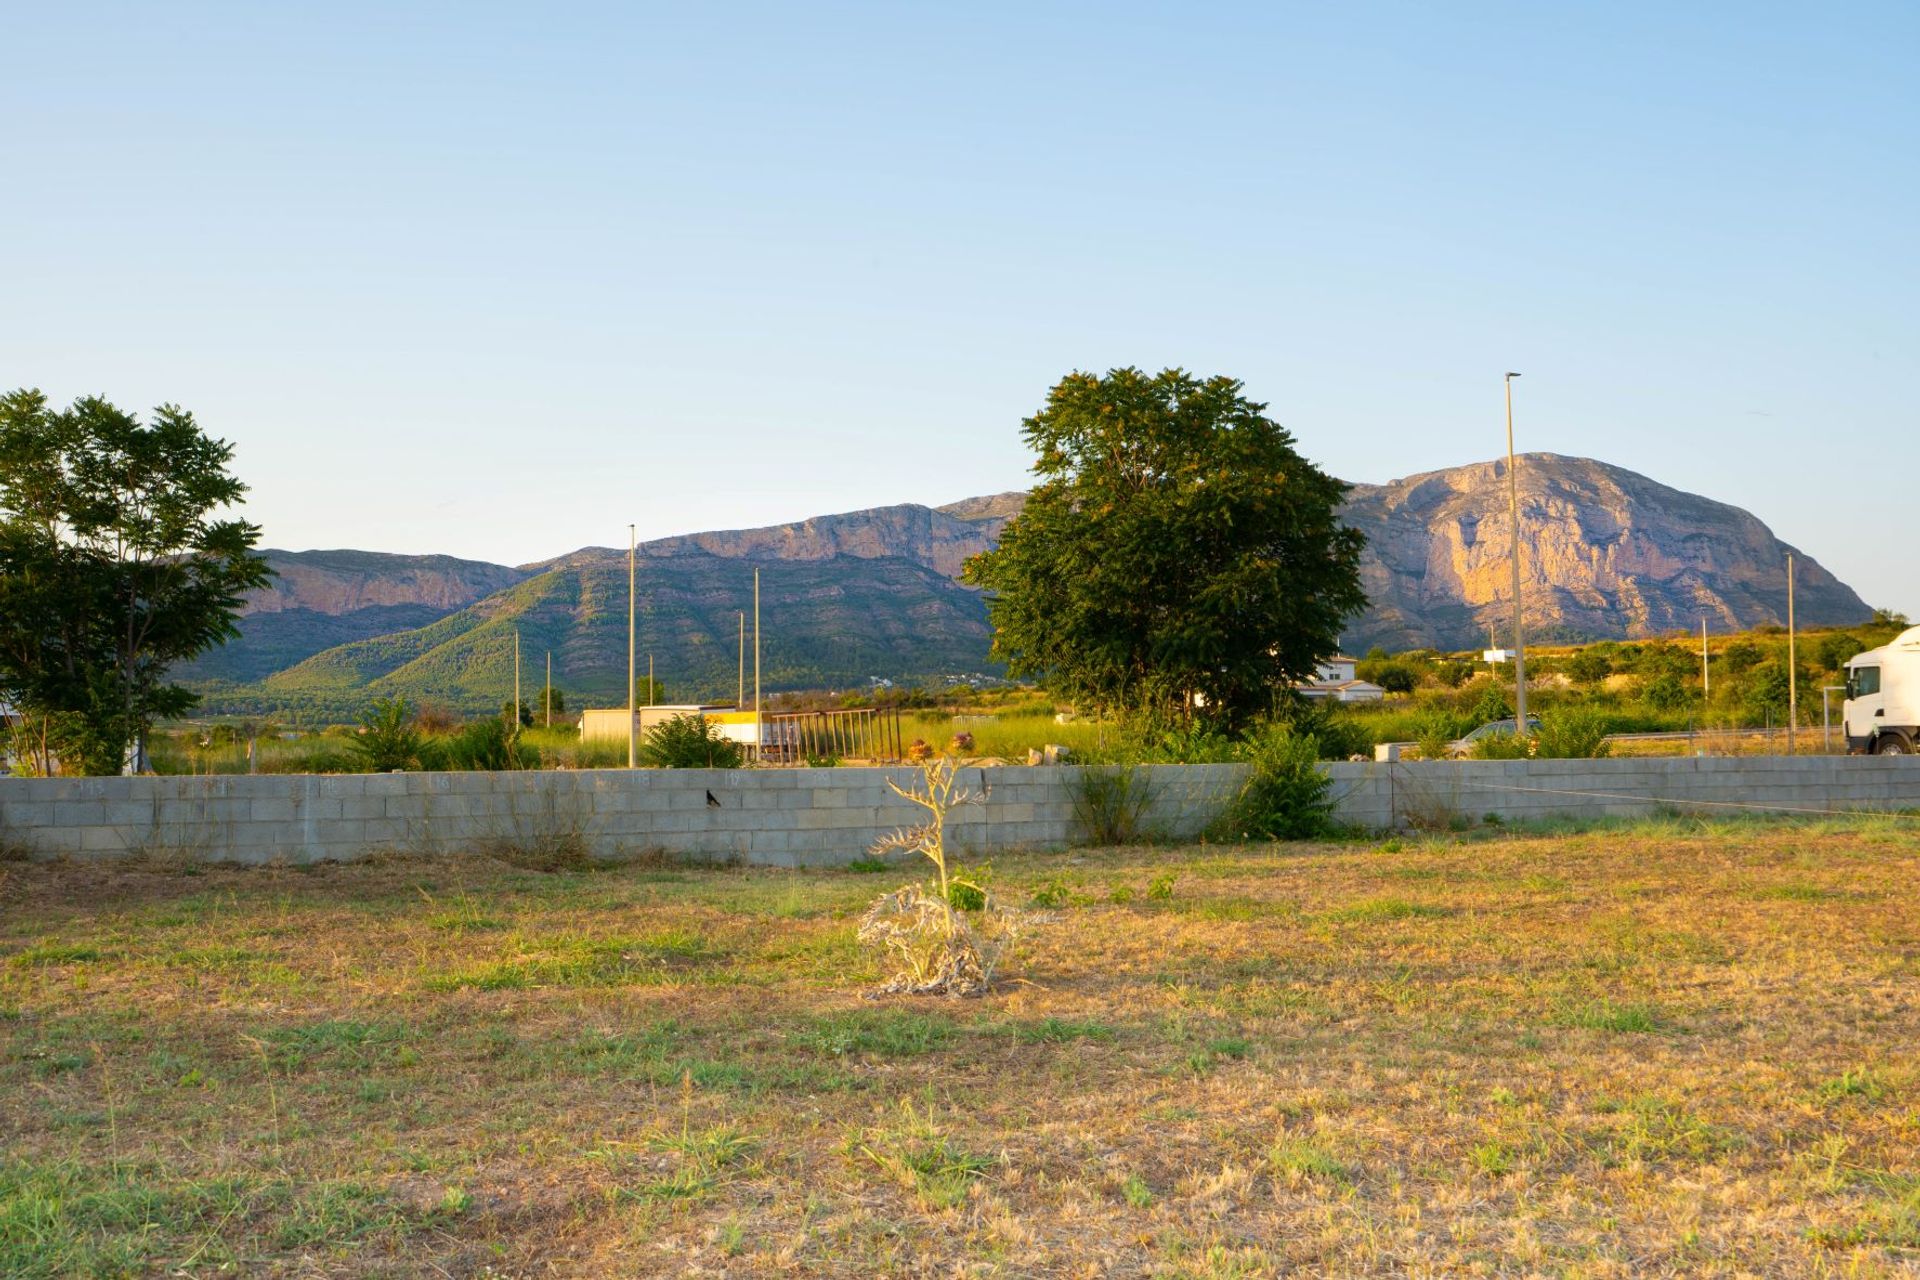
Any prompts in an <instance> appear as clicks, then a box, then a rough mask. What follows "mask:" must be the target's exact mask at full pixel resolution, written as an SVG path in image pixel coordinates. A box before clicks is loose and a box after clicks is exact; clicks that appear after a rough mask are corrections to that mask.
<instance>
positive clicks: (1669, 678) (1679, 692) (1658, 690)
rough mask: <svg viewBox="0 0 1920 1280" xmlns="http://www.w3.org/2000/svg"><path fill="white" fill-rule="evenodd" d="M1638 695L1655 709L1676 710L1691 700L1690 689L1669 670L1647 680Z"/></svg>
mask: <svg viewBox="0 0 1920 1280" xmlns="http://www.w3.org/2000/svg"><path fill="white" fill-rule="evenodd" d="M1640 696H1641V697H1642V698H1643V699H1645V700H1646V703H1647V705H1648V706H1650V707H1652V708H1653V709H1654V710H1655V711H1678V710H1680V709H1681V708H1682V707H1684V706H1686V705H1688V704H1689V703H1691V702H1692V701H1693V693H1692V691H1691V690H1689V689H1688V688H1687V686H1686V685H1685V684H1684V683H1683V682H1682V681H1681V679H1680V677H1679V676H1676V675H1674V674H1673V673H1672V672H1671V671H1668V672H1666V673H1664V674H1662V675H1658V676H1655V677H1654V678H1653V679H1651V680H1649V681H1648V682H1647V687H1646V689H1645V690H1643V691H1642V692H1641V694H1640Z"/></svg>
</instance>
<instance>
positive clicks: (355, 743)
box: [347, 698, 421, 773]
mask: <svg viewBox="0 0 1920 1280" xmlns="http://www.w3.org/2000/svg"><path fill="white" fill-rule="evenodd" d="M420 742H421V736H420V730H419V729H418V728H417V727H415V725H414V723H413V711H412V709H411V708H410V707H408V706H407V700H406V699H405V698H381V699H380V700H379V701H377V702H375V703H374V704H373V706H372V708H371V709H369V710H368V711H367V712H366V713H365V714H363V715H362V716H361V717H360V732H359V734H358V735H356V736H355V737H353V738H350V739H348V743H347V745H348V746H349V747H351V748H352V750H353V753H354V755H355V756H356V757H357V758H358V759H359V762H360V764H361V765H362V766H363V767H364V768H366V769H367V770H368V771H369V772H371V773H392V772H393V771H394V770H396V769H413V768H418V767H419V766H420Z"/></svg>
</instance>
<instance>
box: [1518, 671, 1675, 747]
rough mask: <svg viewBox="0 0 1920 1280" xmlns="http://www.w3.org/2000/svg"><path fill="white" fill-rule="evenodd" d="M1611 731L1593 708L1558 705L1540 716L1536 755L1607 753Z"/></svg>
mask: <svg viewBox="0 0 1920 1280" xmlns="http://www.w3.org/2000/svg"><path fill="white" fill-rule="evenodd" d="M1661 678H1662V679H1665V678H1666V677H1664V676H1663V677H1661ZM1607 732H1608V729H1607V719H1606V717H1605V716H1603V715H1601V714H1600V713H1599V712H1598V711H1595V710H1594V709H1592V708H1591V707H1583V706H1562V707H1555V708H1553V709H1552V710H1550V711H1546V712H1543V713H1542V714H1541V716H1540V732H1539V733H1538V734H1536V735H1535V738H1534V744H1533V754H1534V755H1535V756H1537V757H1539V758H1541V759H1545V760H1584V759H1590V758H1592V757H1594V756H1604V755H1606V754H1607V742H1606V737H1607Z"/></svg>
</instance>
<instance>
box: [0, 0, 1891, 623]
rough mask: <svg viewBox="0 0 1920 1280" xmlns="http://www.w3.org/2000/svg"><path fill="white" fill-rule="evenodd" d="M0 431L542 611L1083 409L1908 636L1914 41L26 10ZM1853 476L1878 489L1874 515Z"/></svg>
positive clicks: (665, 13) (1820, 17)
mask: <svg viewBox="0 0 1920 1280" xmlns="http://www.w3.org/2000/svg"><path fill="white" fill-rule="evenodd" d="M5 29H6V32H7V45H8V53H7V57H6V63H7V73H6V75H5V76H4V77H0V157H4V159H5V161H6V165H7V171H8V173H9V174H10V175H11V178H12V196H11V198H10V199H8V200H7V201H5V202H4V203H0V267H4V270H5V279H6V305H5V307H4V308H0V383H4V384H5V385H7V386H15V385H37V386H40V387H42V388H43V389H45V390H46V391H47V392H48V393H49V394H51V395H53V396H55V397H56V398H59V399H62V400H64V399H67V398H69V397H71V396H73V395H77V394H81V393H84V392H100V393H103V394H105V395H107V396H108V397H110V398H112V399H114V400H116V401H117V402H119V403H121V404H123V405H129V406H148V405H152V404H155V403H158V402H160V401H164V400H171V401H175V402H178V403H181V404H184V405H186V406H187V407H189V408H191V409H193V410H194V411H195V412H196V413H198V414H199V415H200V417H201V419H202V421H203V422H204V423H205V424H206V425H207V426H208V427H209V428H210V429H211V430H213V431H214V432H216V433H217V434H220V435H223V436H225V437H227V438H229V439H232V440H234V441H235V442H236V443H237V445H238V450H239V451H238V458H237V466H238V469H239V471H240V473H241V474H242V476H243V478H244V479H246V480H247V481H249V482H250V483H251V484H252V486H253V494H252V500H251V502H250V503H249V510H250V513H251V515H252V517H253V518H254V519H256V520H258V521H260V522H261V523H262V524H264V525H265V527H266V539H265V540H266V541H267V542H268V543H269V544H270V545H275V546H281V547H292V548H307V547H331V546H352V547H363V548H369V549H375V550H390V551H414V552H424V551H440V552H449V553H453V554H458V555H467V556H473V557H477V558H485V559H491V560H502V561H511V562H521V561H527V560H532V559H537V558H542V557H545V556H549V555H554V554H558V553H561V552H564V551H567V550H570V549H572V548H574V547H577V546H580V545H584V544H596V543H597V544H615V543H618V542H620V541H621V540H623V538H624V535H625V531H626V525H627V524H628V523H629V522H630V521H631V522H637V523H638V525H639V527H640V532H641V536H643V537H645V536H650V535H661V534H668V533H675V532H683V531H687V530H690V529H695V528H724V527H734V526H739V525H747V524H763V523H771V522H775V521H780V520H787V519H792V518H797V517H802V516H807V515H813V514H819V513H822V512H827V511H838V510H849V509H853V508H858V507H862V506H870V505H878V504H884V503H889V502H899V501H921V502H929V503H938V502H944V501H950V500H953V499H956V498H960V497H964V496H968V495H971V494H975V493H985V492H993V491H997V490H1001V489H1008V488H1013V487H1017V486H1020V485H1021V484H1023V483H1024V481H1025V475H1026V467H1027V462H1028V458H1027V455H1026V452H1025V450H1024V448H1023V446H1022V445H1021V443H1020V440H1019V422H1020V419H1021V418H1022V417H1023V416H1024V415H1026V414H1027V413H1030V412H1032V411H1033V410H1034V409H1035V408H1036V407H1037V406H1038V405H1039V403H1040V402H1041V399H1042V397H1043V395H1044V392H1045V389H1046V388H1047V386H1048V385H1049V384H1051V383H1052V382H1053V381H1054V380H1055V379H1057V378H1058V377H1059V376H1060V375H1061V374H1062V373H1064V372H1066V371H1068V370H1070V369H1075V368H1090V369H1105V368H1109V367H1113V366H1116V365H1122V364H1136V365H1140V366H1142V367H1147V368H1158V367H1161V366H1165V365H1174V364H1177V365H1182V366H1185V367H1186V368H1188V369H1190V370H1193V371H1194V372H1196V373H1203V374H1211V373H1230V374H1233V375H1235V376H1237V377H1240V378H1242V379H1244V380H1245V382H1246V384H1247V387H1248V391H1249V394H1251V395H1253V396H1254V397H1255V398H1257V399H1261V400H1264V401H1266V402H1268V403H1269V404H1270V406H1271V412H1272V413H1273V415H1274V416H1275V417H1277V418H1278V419H1279V420H1281V421H1282V422H1284V423H1286V424H1287V425H1288V426H1289V427H1291V428H1292V429H1293V431H1294V432H1295V434H1296V435H1297V437H1298V439H1299V442H1300V445H1301V448H1302V449H1303V451H1304V452H1305V453H1306V454H1307V455H1308V456H1310V457H1312V458H1313V459H1314V460H1315V461H1317V462H1319V463H1320V464H1321V465H1323V466H1325V467H1327V468H1328V469H1329V470H1331V471H1333V472H1335V473H1336V474H1338V475H1341V476H1343V477H1346V478H1349V479H1355V480H1367V481H1381V480H1386V479H1390V478H1392V477H1396V476H1401V475H1406V474H1409V473H1412V472H1417V471H1423V470H1429V469H1432V468H1436V467H1442V466H1449V465H1454V464H1457V463H1464V462H1469V461H1474V460H1478V459H1483V458H1486V457H1490V456H1492V455H1493V454H1495V453H1496V452H1497V451H1499V449H1500V448H1501V447H1502V432H1503V419H1502V416H1501V374H1502V373H1504V372H1505V371H1506V370H1507V369H1517V370H1520V371H1522V372H1523V373H1524V374H1525V377H1524V378H1523V379H1522V380H1521V382H1520V383H1519V384H1517V386H1518V400H1517V413H1518V427H1519V434H1520V443H1521V447H1522V448H1523V449H1543V450H1550V451H1553V452H1557V453H1565V454H1579V455H1587V456H1593V457H1599V458H1603V459H1606V460H1608V461H1611V462H1615V463H1618V464H1620V465H1623V466H1626V467H1629V468H1632V469H1634V470H1637V471H1641V472H1643V473H1646V474H1648V475H1651V476H1653V477H1654V478H1656V479H1659V480H1661V481H1664V482H1666V483H1669V484H1673V485H1676V486H1679V487H1681V488H1686V489H1691V490H1694V491H1697V492H1700V493H1704V494H1706V495H1708V496H1711V497H1714V498H1718V499H1721V500H1724V501H1728V502H1733V503H1737V504H1739V505H1742V506H1745V507H1748V508H1749V509H1751V510H1753V511H1754V512H1755V513H1756V514H1757V515H1759V516H1760V517H1761V518H1762V519H1763V520H1765V521H1766V522H1767V523H1769V524H1770V525H1771V526H1772V527H1773V528H1774V529H1775V531H1776V532H1777V533H1779V534H1780V535H1781V536H1782V537H1784V538H1786V539H1787V540H1788V541H1790V542H1793V543H1795V544H1797V545H1798V546H1800V547H1801V548H1802V549H1803V550H1805V551H1806V552H1807V553H1808V554H1811V555H1813V556H1814V557H1816V558H1817V559H1819V560H1820V561H1821V562H1823V563H1824V564H1826V565H1827V566H1828V567H1829V568H1831V569H1833V570H1834V571H1835V572H1837V573H1839V574H1840V575H1841V577H1842V578H1844V579H1845V580H1847V581H1848V582H1850V583H1852V584H1853V585H1854V586H1855V587H1856V588H1857V589H1858V590H1860V592H1861V593H1862V594H1863V595H1864V596H1865V597H1866V598H1867V600H1868V602H1869V603H1872V604H1876V605H1888V606H1892V607H1897V608H1903V609H1906V610H1908V611H1909V612H1912V613H1915V614H1916V615H1920V557H1916V556H1914V555H1913V554H1912V552H1911V551H1910V550H1909V549H1908V548H1909V547H1910V545H1911V542H1912V537H1911V535H1910V533H1909V525H1910V521H1909V519H1908V518H1907V513H1908V512H1910V511H1911V510H1913V509H1914V507H1915V505H1916V503H1915V499H1914V496H1913V491H1914V485H1915V480H1916V478H1920V432H1916V431H1915V430H1914V427H1915V408H1914V406H1915V395H1914V388H1915V385H1916V377H1915V375H1916V372H1920V369H1917V366H1920V354H1916V353H1917V352H1920V320H1917V319H1916V316H1917V315H1920V306H1916V297H1920V253H1916V251H1915V239H1914V235H1915V232H1914V229H1915V227H1916V226H1920V198H1917V197H1920V164H1916V160H1915V157H1916V156H1917V155H1920V87H1916V86H1917V85H1920V77H1916V76H1915V75H1914V74H1913V70H1912V67H1913V59H1914V56H1915V53H1916V50H1920V8H1916V7H1915V6H1912V5H1896V4H1887V5H1868V4H1858V5H1835V6H1807V5H1799V6H1786V5H1768V4H1741V5H1707V4H1699V5H1684V6H1676V5H1638V4H1617V3H1616V4H1592V5H1562V6H1540V5H1526V6H1522V5H1445V6H1436V5H1414V4H1408V5H1394V4H1372V5H1340V6H1331V5H1312V6H1307V5H1298V6H1294V5H1245V6H1240V5H1211V6H1209V5H1194V4H1188V5H1171V4H1169V5H1165V6H1134V5H1124V4H1102V5H1046V4H1032V3H1028V4H1008V5H997V4H978V3H975V4H968V5H964V6H961V5H953V6H941V7H935V6H921V5H902V4H875V5H819V4H816V5H807V6H800V5H766V6H760V5H748V4H732V5H704V6H675V7H657V8H655V7H645V6H640V5H619V6H592V5H573V6H523V7H519V8H508V7H492V6H481V5H475V4H457V5H456V4H446V5H440V6H408V5H379V6H367V7H358V6H353V5H347V4H329V5H311V6H291V5H246V6H233V7H205V6H192V5H166V6H155V5H135V6H127V7H123V8H116V7H106V6H94V5H86V4H63V5H24V4H18V5H13V6H9V12H8V13H7V14H6V21H5ZM1863 473H1864V474H1863Z"/></svg>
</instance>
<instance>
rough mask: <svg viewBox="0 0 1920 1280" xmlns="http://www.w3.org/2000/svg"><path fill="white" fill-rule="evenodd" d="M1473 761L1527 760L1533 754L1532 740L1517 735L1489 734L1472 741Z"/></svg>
mask: <svg viewBox="0 0 1920 1280" xmlns="http://www.w3.org/2000/svg"><path fill="white" fill-rule="evenodd" d="M1471 752H1472V756H1473V758H1474V759H1475V760H1527V759H1531V758H1532V756H1533V753H1534V740H1533V739H1532V738H1528V737H1526V736H1524V735H1522V734H1518V733H1489V734H1488V735H1487V736H1486V737H1484V738H1477V739H1475V740H1474V743H1473V746H1472V748H1471Z"/></svg>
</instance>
